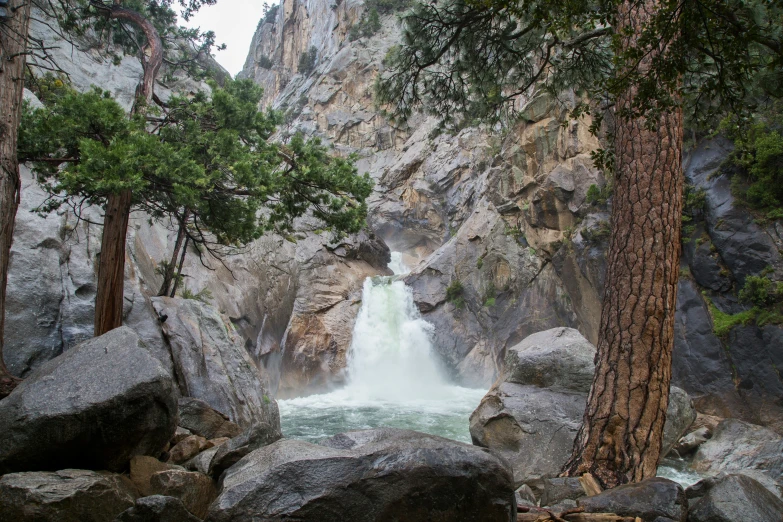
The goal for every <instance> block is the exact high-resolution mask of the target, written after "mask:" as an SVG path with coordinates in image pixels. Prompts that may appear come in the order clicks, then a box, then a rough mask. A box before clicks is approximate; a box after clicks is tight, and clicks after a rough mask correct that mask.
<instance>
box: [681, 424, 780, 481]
mask: <svg viewBox="0 0 783 522" xmlns="http://www.w3.org/2000/svg"><path fill="white" fill-rule="evenodd" d="M691 466H692V467H693V469H694V470H696V471H698V472H701V473H705V474H717V473H721V472H724V473H744V474H747V473H757V474H758V475H759V476H755V475H754V478H756V480H759V481H760V482H762V483H764V485H765V486H767V487H769V488H771V489H772V492H773V493H774V494H775V495H777V496H780V487H781V486H782V485H783V479H781V477H783V437H781V436H780V435H778V434H777V433H775V432H774V431H772V430H770V429H768V428H764V427H762V426H756V425H754V424H748V423H747V422H742V421H739V420H736V419H726V420H723V421H721V422H720V423H719V424H718V425H717V426H716V427H715V430H714V431H713V435H712V438H711V439H710V440H708V441H707V442H705V443H704V444H702V445H701V446H700V447H699V450H698V451H697V452H696V455H695V456H694V457H693V463H692V464H691ZM773 481H774V484H776V485H777V487H775V486H774V485H773Z"/></svg>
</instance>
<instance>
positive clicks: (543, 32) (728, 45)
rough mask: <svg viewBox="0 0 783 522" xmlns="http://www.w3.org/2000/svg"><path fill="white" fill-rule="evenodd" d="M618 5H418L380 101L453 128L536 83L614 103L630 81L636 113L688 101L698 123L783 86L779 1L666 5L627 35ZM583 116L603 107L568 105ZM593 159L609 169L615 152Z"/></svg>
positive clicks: (538, 0) (497, 116)
mask: <svg viewBox="0 0 783 522" xmlns="http://www.w3.org/2000/svg"><path fill="white" fill-rule="evenodd" d="M617 7H618V3H617V2H595V1H592V0H574V1H569V2H547V1H542V0H530V1H528V0H524V1H522V0H520V1H515V2H504V1H499V0H487V1H483V2H474V1H471V0H436V1H433V2H424V1H419V2H417V3H415V4H414V6H413V8H412V9H411V10H410V11H409V12H408V13H406V14H405V15H403V17H402V20H403V43H402V45H401V46H400V47H399V48H398V49H396V50H395V52H394V53H393V54H392V55H391V56H390V57H389V59H388V60H387V63H388V68H387V70H386V71H385V73H384V74H383V75H382V76H381V77H379V80H378V83H377V85H376V94H377V96H378V103H379V105H386V104H390V105H391V106H392V107H393V111H394V116H396V117H397V118H402V119H405V118H407V117H408V116H410V115H411V114H412V113H413V112H414V110H416V108H417V107H419V106H421V107H423V108H424V109H425V110H426V111H428V112H429V113H431V114H434V115H437V116H438V117H440V118H442V119H443V120H445V121H447V122H454V123H455V124H458V123H459V121H460V120H462V121H470V120H474V119H477V118H478V119H480V120H481V121H489V122H498V121H502V120H503V115H504V113H505V111H506V108H507V107H509V106H510V105H511V103H512V102H514V101H515V100H517V99H519V98H520V97H524V96H526V95H529V93H530V92H531V91H532V90H533V89H537V90H545V91H549V92H550V93H552V94H558V93H559V92H561V91H562V90H564V89H574V90H575V91H576V92H577V93H578V94H579V95H584V99H589V100H591V101H593V102H597V103H598V102H601V101H606V102H609V103H612V102H614V101H615V100H616V99H617V97H618V96H619V95H620V94H622V93H624V92H627V91H628V90H629V89H630V88H633V89H634V92H635V95H634V97H633V98H632V100H631V103H630V104H624V105H623V106H622V108H618V109H617V110H620V111H622V112H623V113H624V114H626V115H627V116H629V117H634V116H638V115H647V116H650V115H655V114H660V113H661V112H665V111H669V110H672V109H673V108H675V107H684V109H685V112H686V114H687V115H688V117H689V118H690V119H691V120H692V121H693V122H696V123H702V124H704V125H714V124H715V123H716V118H719V117H722V115H723V114H725V113H726V112H727V111H734V112H737V113H742V114H750V113H752V112H753V111H754V110H756V108H757V107H758V106H759V103H761V101H762V100H763V99H768V97H769V96H778V97H779V96H781V94H783V87H781V85H783V81H781V79H783V71H782V70H781V69H782V68H781V67H780V66H781V64H783V33H781V31H780V27H783V6H781V4H780V3H779V2H768V1H766V0H749V1H745V0H705V1H704V2H659V3H657V4H656V9H655V11H654V12H652V13H650V16H649V18H648V19H646V20H645V23H644V24H643V25H641V24H640V25H639V26H637V27H638V31H637V33H635V34H634V35H633V39H632V40H631V39H629V38H627V36H628V33H624V34H623V33H621V32H620V31H618V30H617V26H618V19H617ZM629 41H631V42H632V44H631V45H629ZM662 48H665V49H666V51H667V52H666V53H660V52H659V50H660V49H662ZM650 56H654V59H650V60H647V58H648V57H650ZM640 62H644V63H646V66H645V67H637V64H639V63H640ZM619 71H622V74H618V72H619ZM675 93H676V95H674V94H675ZM765 96H766V98H765ZM586 114H590V115H592V117H593V124H594V127H593V130H594V131H595V130H597V128H598V127H599V126H600V124H601V117H602V115H603V109H599V110H596V108H595V107H594V106H590V105H588V104H582V105H579V106H577V108H576V109H575V110H574V112H573V113H572V115H573V116H580V115H586ZM648 121H651V122H652V121H656V118H648ZM594 160H595V162H596V164H600V165H601V167H602V168H607V169H611V168H612V166H613V156H612V151H611V150H602V151H599V153H598V154H597V155H596V156H595V157H594Z"/></svg>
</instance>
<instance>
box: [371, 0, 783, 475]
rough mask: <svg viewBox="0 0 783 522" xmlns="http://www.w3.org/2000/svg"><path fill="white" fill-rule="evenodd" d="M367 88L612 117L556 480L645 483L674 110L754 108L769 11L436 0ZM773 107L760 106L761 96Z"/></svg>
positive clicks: (657, 441) (677, 158)
mask: <svg viewBox="0 0 783 522" xmlns="http://www.w3.org/2000/svg"><path fill="white" fill-rule="evenodd" d="M403 21H404V31H403V45H401V46H400V47H399V48H397V49H395V50H394V51H393V52H392V53H391V54H390V56H388V57H387V60H385V63H386V64H387V66H388V70H387V71H386V72H385V73H384V74H383V76H382V78H381V79H380V80H379V83H378V86H377V93H378V96H379V101H380V102H381V103H387V104H390V105H391V106H392V107H393V111H395V113H396V115H397V116H398V117H400V116H401V117H406V116H408V115H409V114H411V112H412V111H413V110H414V109H415V108H417V107H419V106H424V107H426V110H427V111H430V112H431V113H433V114H437V115H440V116H441V117H443V118H444V119H445V120H446V121H447V122H455V121H462V122H466V121H467V122H470V121H473V120H482V121H486V120H489V121H493V120H495V121H496V120H499V119H500V117H501V115H502V114H503V112H504V111H503V108H504V106H505V105H506V104H509V103H513V102H514V101H515V100H516V99H517V98H519V97H521V96H527V95H530V94H532V93H533V92H535V91H540V90H545V91H549V92H551V93H553V94H558V93H559V92H561V91H562V90H563V89H565V88H573V89H574V90H576V91H577V94H578V95H579V96H580V97H582V99H589V100H591V101H592V104H588V103H583V104H580V105H579V106H577V107H576V108H575V109H574V111H573V114H572V115H573V116H579V115H581V114H586V113H592V116H593V129H594V130H595V129H597V128H598V127H599V125H600V123H601V119H602V117H603V115H604V113H603V111H602V110H600V108H601V107H611V109H612V110H613V112H614V118H613V120H614V122H615V123H614V126H613V128H611V132H610V139H609V147H608V148H607V150H601V151H598V152H597V153H596V155H595V159H596V164H597V165H598V166H599V167H605V168H607V170H608V171H609V172H613V174H614V183H613V184H614V191H615V192H614V200H613V205H612V218H611V227H612V240H611V242H610V247H609V252H608V254H607V276H606V289H605V297H604V302H603V306H602V313H601V325H600V331H599V342H598V355H597V358H596V362H597V364H596V373H595V379H594V382H593V386H592V388H591V391H590V395H589V398H588V404H587V408H586V411H585V416H584V420H583V425H582V428H581V429H580V431H579V434H578V435H577V438H576V441H575V445H574V451H573V455H572V457H571V459H570V460H569V462H568V463H566V465H565V467H564V473H566V474H569V475H579V474H582V473H585V472H591V473H593V474H594V475H595V476H596V478H598V480H599V481H600V482H601V483H602V484H603V485H604V486H607V487H612V486H615V485H617V484H621V483H625V482H629V481H639V480H642V479H644V478H647V477H650V476H654V475H655V472H656V468H657V464H658V461H659V459H660V451H661V442H662V430H663V425H664V420H665V414H666V408H667V405H668V391H669V382H670V378H671V352H672V347H673V339H674V336H673V325H674V312H675V299H676V293H677V279H678V274H679V255H680V241H679V236H680V224H681V211H682V178H683V176H682V166H681V163H680V162H681V156H682V133H683V123H682V122H683V110H685V112H686V114H687V115H688V117H689V119H690V120H691V122H692V123H693V124H694V125H714V124H715V122H716V121H717V119H718V118H719V117H720V116H722V115H723V114H725V112H726V111H727V110H728V111H731V112H733V113H734V115H735V117H736V118H737V119H739V120H742V119H743V117H744V116H746V115H748V114H749V113H751V112H753V111H754V110H758V108H759V107H761V106H763V105H764V104H765V103H768V102H769V95H770V94H771V92H772V90H771V89H767V90H766V91H764V92H760V90H759V89H756V88H755V87H756V86H758V85H760V84H761V82H760V79H761V78H763V77H765V76H769V75H771V76H773V77H777V78H778V79H780V78H781V76H782V75H781V65H783V41H782V40H781V27H783V24H781V22H783V9H782V8H781V6H780V5H779V4H777V3H774V2H766V1H764V0H753V1H751V2H746V1H742V0H728V1H724V0H707V1H698V2H696V1H690V0H686V1H676V2H675V1H670V0H652V1H651V0H644V1H642V0H618V1H613V2H603V1H592V0H575V1H569V2H546V1H543V0H532V1H530V0H517V1H514V2H506V1H497V0H490V1H488V2H470V1H465V0H440V1H439V2H433V3H426V4H425V3H418V4H416V5H415V6H414V8H413V9H412V11H411V12H409V13H408V14H407V15H405V16H404V17H403ZM773 96H774V95H773Z"/></svg>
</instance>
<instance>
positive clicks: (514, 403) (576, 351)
mask: <svg viewBox="0 0 783 522" xmlns="http://www.w3.org/2000/svg"><path fill="white" fill-rule="evenodd" d="M594 357H595V347H594V346H593V345H592V344H590V342H589V341H588V340H587V339H585V338H584V337H582V335H581V334H580V333H579V332H578V331H576V330H574V329H572V328H553V329H551V330H546V331H543V332H539V333H537V334H534V335H531V336H529V337H527V338H526V339H525V340H523V341H522V342H521V343H519V344H517V345H516V346H514V347H512V348H511V349H509V350H508V351H507V352H506V358H505V361H504V365H503V367H504V370H503V373H502V374H501V376H500V378H499V379H498V381H497V382H496V383H495V385H494V386H493V387H492V388H491V389H490V390H489V392H487V394H486V395H485V396H484V398H483V399H482V400H481V404H479V406H478V408H476V410H475V411H474V412H473V414H472V415H471V416H470V435H471V438H472V439H473V443H474V444H476V445H479V446H482V447H486V448H490V449H492V450H495V451H497V452H498V453H499V454H500V455H502V456H503V457H504V458H506V459H507V460H508V461H509V462H510V463H511V465H512V467H513V468H514V480H515V481H516V484H517V486H519V485H522V484H528V485H530V486H531V487H533V488H534V489H539V488H541V487H542V482H541V481H542V480H543V479H546V478H551V477H556V476H557V475H558V474H559V473H560V469H561V468H562V466H563V464H564V463H565V461H566V460H567V459H568V457H569V456H570V455H571V450H572V449H573V446H574V439H575V438H576V432H577V431H578V430H579V426H580V425H581V423H582V416H583V415H584V409H585V404H586V402H587V393H588V392H589V391H590V386H591V384H592V379H593V372H594V369H595V367H594V364H593V359H594ZM670 395H671V397H672V400H671V401H670V403H669V409H668V411H667V421H666V425H665V426H664V443H663V445H664V449H666V448H671V447H672V446H673V445H674V444H675V443H676V442H677V440H678V439H679V438H680V437H681V436H682V434H683V432H684V431H685V430H686V429H687V428H688V427H689V426H690V425H691V423H692V422H693V420H694V419H695V418H696V413H695V411H694V410H693V407H692V406H691V404H690V399H689V398H688V396H687V394H685V392H683V391H682V390H679V389H676V388H672V391H671V393H670Z"/></svg>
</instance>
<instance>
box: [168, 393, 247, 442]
mask: <svg viewBox="0 0 783 522" xmlns="http://www.w3.org/2000/svg"><path fill="white" fill-rule="evenodd" d="M179 425H180V426H182V427H184V428H186V429H187V430H189V431H190V432H191V433H195V434H196V435H201V436H202V437H204V438H205V439H215V438H218V437H228V438H231V437H236V436H237V435H239V434H240V433H242V428H240V427H239V426H238V425H236V424H234V423H233V422H231V421H230V420H229V418H228V416H226V415H224V414H222V413H220V412H219V411H217V410H215V409H214V408H212V407H210V406H209V404H207V403H206V402H204V401H202V400H199V399H194V398H193V397H182V398H181V399H180V400H179Z"/></svg>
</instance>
